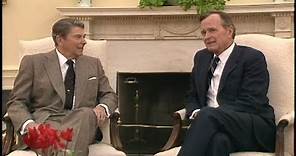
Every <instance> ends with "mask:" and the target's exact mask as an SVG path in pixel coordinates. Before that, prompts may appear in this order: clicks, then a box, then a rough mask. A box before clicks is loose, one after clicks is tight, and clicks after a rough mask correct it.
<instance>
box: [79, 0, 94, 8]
mask: <svg viewBox="0 0 296 156" xmlns="http://www.w3.org/2000/svg"><path fill="white" fill-rule="evenodd" d="M91 1H92V0H80V1H79V6H80V7H90V6H91Z"/></svg>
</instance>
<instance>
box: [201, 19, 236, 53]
mask: <svg viewBox="0 0 296 156" xmlns="http://www.w3.org/2000/svg"><path fill="white" fill-rule="evenodd" d="M201 34H202V37H203V41H204V43H205V46H206V47H207V49H208V50H209V51H211V52H213V53H215V54H216V55H219V54H221V53H222V52H223V51H224V50H225V49H227V48H228V47H229V46H230V45H231V44H232V42H233V37H232V35H233V29H232V28H231V27H227V26H223V21H222V19H221V18H220V15H218V14H211V15H209V16H208V17H206V18H205V19H203V20H202V21H201Z"/></svg>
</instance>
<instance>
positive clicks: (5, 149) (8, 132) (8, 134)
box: [2, 113, 14, 155]
mask: <svg viewBox="0 0 296 156" xmlns="http://www.w3.org/2000/svg"><path fill="white" fill-rule="evenodd" d="M2 121H3V122H4V124H5V126H6V128H5V129H4V130H3V129H2V155H7V154H8V153H9V152H10V151H11V150H12V146H13V142H14V134H13V133H14V128H13V125H12V122H11V120H10V118H9V117H8V115H7V113H6V114H5V116H4V117H3V118H2ZM2 126H3V125H2Z"/></svg>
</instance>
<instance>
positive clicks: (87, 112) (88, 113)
mask: <svg viewBox="0 0 296 156" xmlns="http://www.w3.org/2000/svg"><path fill="white" fill-rule="evenodd" d="M75 112H76V115H77V116H81V117H84V118H85V117H89V118H96V114H95V112H94V111H93V109H92V108H89V107H81V108H78V109H76V110H75Z"/></svg>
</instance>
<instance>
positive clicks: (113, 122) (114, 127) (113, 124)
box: [110, 111, 123, 151]
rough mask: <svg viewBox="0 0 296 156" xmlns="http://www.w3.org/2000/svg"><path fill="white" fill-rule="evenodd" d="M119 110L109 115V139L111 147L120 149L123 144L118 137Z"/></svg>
mask: <svg viewBox="0 0 296 156" xmlns="http://www.w3.org/2000/svg"><path fill="white" fill-rule="evenodd" d="M119 116H120V114H119V111H115V112H114V113H112V114H111V115H110V133H111V134H110V139H111V144H112V145H113V147H114V148H115V149H117V150H120V151H122V150H123V146H122V143H121V141H120V137H119V127H118V119H119Z"/></svg>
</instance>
